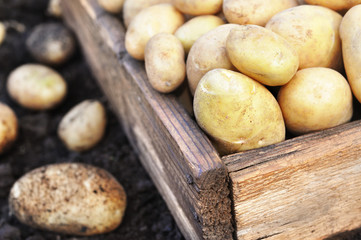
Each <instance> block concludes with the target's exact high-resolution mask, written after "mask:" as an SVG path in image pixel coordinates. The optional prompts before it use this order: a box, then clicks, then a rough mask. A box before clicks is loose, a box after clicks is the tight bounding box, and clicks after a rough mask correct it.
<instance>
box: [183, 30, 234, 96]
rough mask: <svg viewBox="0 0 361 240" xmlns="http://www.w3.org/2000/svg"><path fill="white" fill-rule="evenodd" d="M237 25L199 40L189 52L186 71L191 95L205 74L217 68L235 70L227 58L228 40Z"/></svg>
mask: <svg viewBox="0 0 361 240" xmlns="http://www.w3.org/2000/svg"><path fill="white" fill-rule="evenodd" d="M237 26H238V25H237V24H224V25H221V26H219V27H217V28H215V29H213V30H211V31H209V32H208V33H206V34H204V35H202V36H201V37H200V38H198V39H197V40H196V41H195V42H194V44H193V46H192V48H191V50H190V51H189V54H188V58H187V63H186V69H187V79H188V84H189V88H190V90H191V93H192V94H193V95H194V92H195V90H196V88H197V85H198V82H199V81H200V80H201V78H202V77H203V75H204V74H206V73H207V72H208V71H210V70H212V69H215V68H224V69H234V67H233V65H232V63H231V61H230V60H229V58H228V56H227V51H226V40H227V37H228V34H229V32H230V31H231V29H233V28H235V27H237Z"/></svg>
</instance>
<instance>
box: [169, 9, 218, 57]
mask: <svg viewBox="0 0 361 240" xmlns="http://www.w3.org/2000/svg"><path fill="white" fill-rule="evenodd" d="M222 24H224V21H223V20H222V19H221V18H220V17H217V16H214V15H204V16H198V17H194V18H192V19H190V20H189V21H188V22H186V23H185V24H183V25H182V26H180V27H179V28H178V30H177V31H176V32H175V33H174V35H175V36H176V37H177V38H178V39H179V40H180V41H181V42H182V44H183V47H184V50H185V52H186V53H188V52H189V50H190V49H191V47H192V45H193V43H194V42H195V41H196V40H197V39H198V38H199V37H200V36H202V35H203V34H205V33H207V32H209V31H210V30H212V29H214V28H216V27H218V26H220V25H222Z"/></svg>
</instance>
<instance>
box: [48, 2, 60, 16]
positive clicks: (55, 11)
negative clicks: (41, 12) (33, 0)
mask: <svg viewBox="0 0 361 240" xmlns="http://www.w3.org/2000/svg"><path fill="white" fill-rule="evenodd" d="M60 2H61V0H50V1H49V3H48V8H47V10H46V12H47V13H48V14H49V15H51V16H53V17H57V18H60V17H61V16H62V15H63V11H62V9H61V6H60Z"/></svg>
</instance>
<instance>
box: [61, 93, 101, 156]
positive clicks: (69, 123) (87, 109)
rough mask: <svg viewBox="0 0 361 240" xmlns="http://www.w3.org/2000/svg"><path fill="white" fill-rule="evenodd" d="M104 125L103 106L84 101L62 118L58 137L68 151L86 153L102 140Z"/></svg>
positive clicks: (91, 101)
mask: <svg viewBox="0 0 361 240" xmlns="http://www.w3.org/2000/svg"><path fill="white" fill-rule="evenodd" d="M106 123H107V116H106V112H105V109H104V107H103V105H102V104H101V103H100V102H99V101H94V100H84V101H83V102H81V103H79V104H78V105H76V106H75V107H73V108H72V109H70V111H69V112H68V113H67V114H66V115H65V116H64V117H63V119H62V120H61V122H60V124H59V127H58V136H59V138H60V139H61V140H62V141H63V142H64V144H65V145H66V147H67V148H68V149H69V150H73V151H77V152H81V151H86V150H89V149H91V148H92V147H94V146H95V145H96V144H97V143H98V142H99V141H100V140H101V139H102V138H103V136H104V132H105V127H106Z"/></svg>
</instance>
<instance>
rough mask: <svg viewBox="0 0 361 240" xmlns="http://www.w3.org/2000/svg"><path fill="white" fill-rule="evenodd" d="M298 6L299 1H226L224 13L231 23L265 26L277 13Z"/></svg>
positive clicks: (224, 2)
mask: <svg viewBox="0 0 361 240" xmlns="http://www.w3.org/2000/svg"><path fill="white" fill-rule="evenodd" d="M297 5H298V2H297V0H268V1H264V0H253V1H248V0H224V1H223V12H224V15H225V17H226V18H227V20H228V22H230V23H238V24H255V25H260V26H265V25H266V23H267V22H268V20H270V19H271V17H272V16H273V15H275V14H276V13H278V12H281V11H283V10H285V9H287V8H291V7H295V6H297Z"/></svg>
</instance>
